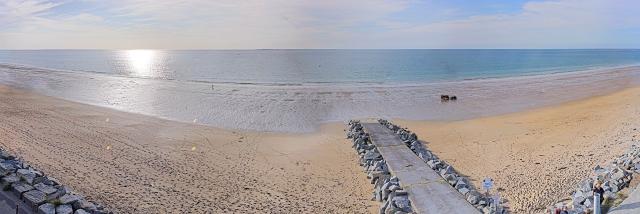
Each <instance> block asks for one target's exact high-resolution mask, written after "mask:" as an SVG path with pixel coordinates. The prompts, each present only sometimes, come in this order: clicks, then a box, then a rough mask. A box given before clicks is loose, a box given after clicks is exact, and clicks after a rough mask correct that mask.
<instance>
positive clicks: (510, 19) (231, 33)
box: [0, 0, 640, 49]
mask: <svg viewBox="0 0 640 214" xmlns="http://www.w3.org/2000/svg"><path fill="white" fill-rule="evenodd" d="M425 5H429V6H428V7H427V6H425ZM433 5H440V6H433ZM639 8H640V3H636V2H635V1H632V0H580V1H579V0H555V1H535V2H529V3H526V4H524V5H522V7H521V8H519V10H518V11H515V12H511V13H504V14H490V15H482V16H468V17H455V18H453V19H446V20H437V21H424V20H412V17H407V15H406V13H407V11H408V10H409V9H411V10H413V11H415V10H420V12H422V11H424V13H427V14H450V13H453V12H452V11H455V13H456V14H457V13H460V12H461V11H459V10H460V9H459V8H455V7H454V6H443V5H442V4H424V2H418V1H416V0H407V1H397V0H392V1H386V0H351V1H338V0H326V1H290V0H271V1H264V0H245V1H237V0H219V1H209V0H191V1H177V0H164V1H163V0H115V1H91V0H83V1H66V2H60V1H44V0H41V1H38V0H26V1H25V0H9V1H4V2H3V3H0V27H1V28H0V48H118V49H123V48H167V49H193V48H198V49H203V48H217V49H232V48H553V47H556V48H572V47H577V48H580V47H636V48H638V47H640V42H639V41H637V39H634V38H636V37H638V36H640V23H639V22H640V21H639V20H640V14H639V13H638V12H640V11H639V10H640V9H639Z"/></svg>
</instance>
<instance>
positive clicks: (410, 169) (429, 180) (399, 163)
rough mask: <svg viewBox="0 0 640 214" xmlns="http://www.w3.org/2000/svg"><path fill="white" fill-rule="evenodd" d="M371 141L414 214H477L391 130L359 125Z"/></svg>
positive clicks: (377, 126) (368, 124) (379, 125)
mask: <svg viewBox="0 0 640 214" xmlns="http://www.w3.org/2000/svg"><path fill="white" fill-rule="evenodd" d="M362 125H363V127H364V129H365V131H366V132H367V133H369V135H370V136H371V141H372V142H373V144H374V145H375V146H376V147H377V148H378V151H379V152H380V154H382V157H384V159H385V160H386V161H387V165H388V166H389V170H390V171H391V173H392V174H393V175H395V176H396V177H398V179H399V180H400V185H401V186H402V188H403V189H405V190H406V191H407V192H408V193H409V200H410V201H411V204H412V205H413V208H414V211H415V212H417V213H451V214H455V213H460V214H473V213H480V211H478V210H477V209H476V208H475V207H473V206H472V205H471V204H469V202H467V201H466V200H465V199H464V197H463V195H462V194H460V193H459V192H458V191H457V190H455V189H453V187H451V186H450V185H449V184H448V183H447V182H446V181H445V180H444V179H442V177H440V175H438V174H437V173H436V172H435V171H433V170H432V169H431V168H430V167H429V166H428V165H427V164H426V163H425V162H423V161H422V160H421V159H420V158H418V156H417V155H415V154H414V153H413V152H412V151H411V149H409V148H408V147H407V146H406V145H405V144H404V143H403V142H402V140H401V139H400V137H399V136H397V135H396V134H395V133H393V131H391V130H390V129H388V128H387V127H384V126H383V125H381V124H379V123H363V124H362Z"/></svg>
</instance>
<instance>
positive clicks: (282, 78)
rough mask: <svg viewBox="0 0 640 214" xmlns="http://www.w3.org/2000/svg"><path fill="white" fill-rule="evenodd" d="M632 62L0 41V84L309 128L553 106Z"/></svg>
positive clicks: (539, 53)
mask: <svg viewBox="0 0 640 214" xmlns="http://www.w3.org/2000/svg"><path fill="white" fill-rule="evenodd" d="M639 65H640V50H634V49H526V50H518V49H497V50H493V49H471V50H465V49H428V50H423V49H410V50H334V49H319V50H316V49H314V50H306V49H290V50H289V49H287V50H280V49H277V50H270V49H269V50H0V84H4V85H9V86H12V87H17V88H21V89H25V90H29V91H33V92H35V93H40V94H44V95H48V96H54V97H58V98H62V99H67V100H71V101H74V102H80V103H85V104H90V105H97V106H101V107H107V108H113V109H116V110H121V111H127V112H133V113H139V114H145V115H150V116H155V117H161V118H165V119H169V120H176V121H181V122H190V123H193V122H196V123H200V124H205V125H211V126H215V127H221V128H228V129H239V130H256V131H269V132H271V131H273V132H312V131H315V130H317V128H318V126H319V125H321V124H322V123H326V122H338V121H346V120H349V119H361V118H388V119H409V120H434V121H451V120H465V119H471V118H477V117H485V116H492V115H498V114H505V113H511V112H517V111H522V110H527V109H532V108H537V107H543V106H548V105H554V104H559V103H562V102H567V101H571V100H576V99H582V98H586V97H590V96H595V95H602V94H605V93H611V92H613V91H616V90H621V89H624V88H627V87H633V86H637V84H638V83H639V82H640V81H639V79H640V78H639V76H640V74H639V73H640V72H639V71H640V68H639V67H638V66H639ZM442 94H447V95H455V96H457V97H458V100H457V101H455V102H446V103H443V102H441V100H440V95H442Z"/></svg>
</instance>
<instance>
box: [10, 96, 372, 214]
mask: <svg viewBox="0 0 640 214" xmlns="http://www.w3.org/2000/svg"><path fill="white" fill-rule="evenodd" d="M0 109H1V111H0V145H1V146H2V147H3V148H5V149H7V150H9V151H10V152H11V153H13V154H16V155H17V156H19V157H22V158H23V159H24V160H26V161H27V162H28V163H30V164H32V165H34V166H35V167H36V168H38V169H40V170H42V171H44V172H45V173H47V174H48V175H50V176H53V177H55V178H57V179H58V180H60V182H62V183H64V184H66V185H68V186H70V187H72V188H73V189H74V190H76V191H78V192H80V193H82V194H84V195H86V196H87V197H88V198H89V199H92V200H96V201H98V202H101V203H103V204H105V205H107V206H108V207H110V208H113V209H115V210H116V211H118V213H268V212H270V213H291V212H299V213H367V212H372V211H373V210H375V209H376V208H377V206H376V204H375V202H372V201H370V200H369V199H370V197H371V196H370V191H371V190H370V188H371V185H370V184H369V183H368V180H367V179H366V178H365V176H366V175H365V174H364V173H363V172H362V169H361V168H360V167H359V166H358V165H357V155H356V154H355V153H354V152H353V150H352V149H351V148H350V144H349V143H347V141H346V140H345V138H344V132H343V129H344V127H343V125H342V124H330V125H325V126H323V127H322V128H321V131H320V132H317V133H313V134H300V135H288V134H271V133H257V132H242V131H233V130H221V129H216V128H211V127H208V126H201V125H194V124H188V123H179V122H173V121H167V120H162V119H157V118H153V117H148V116H142V115H137V114H130V113H124V112H118V111H114V110H110V109H106V108H101V107H95V106H89V105H84V104H78V103H74V102H69V101H64V100H60V99H56V98H51V97H46V96H42V95H37V94H33V93H29V92H25V91H21V90H15V89H11V88H7V87H4V86H2V87H0Z"/></svg>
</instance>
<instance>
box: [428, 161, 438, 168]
mask: <svg viewBox="0 0 640 214" xmlns="http://www.w3.org/2000/svg"><path fill="white" fill-rule="evenodd" d="M438 164H440V161H437V160H429V161H427V165H429V167H431V169H436V168H438Z"/></svg>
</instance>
